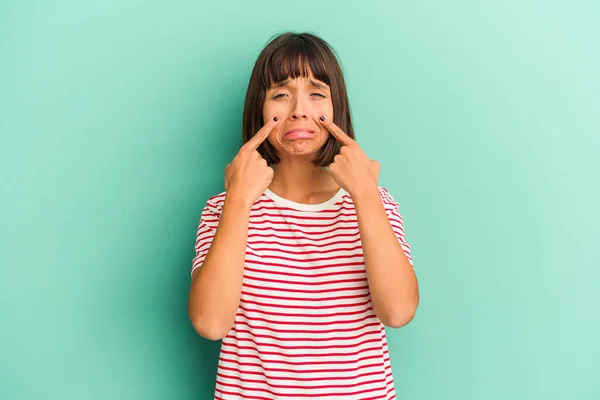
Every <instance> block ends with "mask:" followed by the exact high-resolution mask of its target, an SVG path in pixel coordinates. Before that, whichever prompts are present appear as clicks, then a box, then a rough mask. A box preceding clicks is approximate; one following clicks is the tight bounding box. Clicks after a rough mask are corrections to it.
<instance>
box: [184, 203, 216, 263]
mask: <svg viewBox="0 0 600 400" xmlns="http://www.w3.org/2000/svg"><path fill="white" fill-rule="evenodd" d="M222 211H223V207H222V206H221V205H219V204H218V203H217V202H215V201H214V200H211V199H209V200H208V201H207V202H206V205H205V206H204V209H203V210H202V215H201V216H200V223H199V224H198V230H197V233H196V244H195V246H194V247H195V250H196V255H195V256H194V258H193V260H192V272H191V273H192V274H193V273H194V270H195V269H196V268H199V267H200V266H201V265H202V263H203V262H204V259H205V258H206V254H207V253H208V250H209V249H210V246H211V244H212V241H213V239H214V237H215V233H216V232H217V227H218V226H219V221H220V219H221V212H222Z"/></svg>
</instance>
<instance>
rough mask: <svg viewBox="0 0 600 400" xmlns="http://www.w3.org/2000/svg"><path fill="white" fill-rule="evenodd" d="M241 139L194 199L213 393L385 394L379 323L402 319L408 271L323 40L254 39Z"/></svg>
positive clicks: (196, 306)
mask: <svg viewBox="0 0 600 400" xmlns="http://www.w3.org/2000/svg"><path fill="white" fill-rule="evenodd" d="M243 142H244V144H243V146H242V147H241V149H240V150H239V152H238V153H237V155H236V156H235V158H234V159H233V161H232V162H231V164H229V165H227V167H226V168H225V191H224V192H222V193H220V194H218V195H215V196H213V197H211V198H210V199H209V200H208V201H207V203H206V206H205V207H204V210H203V211H202V216H201V220H200V225H199V227H198V233H197V240H196V246H195V249H196V256H195V257H194V260H193V267H192V284H191V289H190V294H189V304H188V313H189V317H190V319H191V321H192V323H193V326H194V329H195V330H196V331H197V332H198V333H199V334H200V335H202V336H204V337H205V338H208V339H211V340H219V339H222V344H221V355H220V358H219V363H218V371H217V382H216V390H215V398H218V399H300V398H301V399H305V398H311V399H321V398H323V399H344V400H350V399H367V398H368V399H393V398H394V397H395V391H394V381H393V376H392V370H391V365H390V358H389V355H388V347H387V340H386V333H385V326H388V327H395V328H398V327H401V326H403V325H406V324H407V323H408V322H410V321H411V319H412V318H413V316H414V315H415V311H416V309H417V304H418V301H419V292H418V285H417V279H416V276H415V273H414V268H413V265H412V259H411V256H410V246H409V245H408V243H407V242H406V240H405V234H404V229H403V226H402V216H401V214H400V211H399V209H398V203H397V202H396V201H395V200H394V199H393V198H392V196H391V195H390V193H389V192H388V191H387V190H386V189H385V188H383V187H381V186H379V185H378V175H379V164H378V163H377V162H376V161H372V160H369V158H368V157H367V155H366V154H365V153H364V152H363V150H362V149H361V148H360V147H359V145H358V144H357V142H356V141H355V140H354V131H353V128H352V119H351V115H350V107H349V103H348V97H347V94H346V88H345V83H344V77H343V75H342V71H341V69H340V66H339V64H338V61H337V58H336V56H335V53H334V51H333V50H332V49H331V48H330V46H329V45H328V44H327V43H326V42H325V41H323V40H322V39H320V38H319V37H317V36H315V35H312V34H294V33H286V34H282V35H280V36H278V37H276V38H274V39H273V40H271V41H270V42H269V43H268V44H267V46H266V47H265V48H264V49H263V51H262V52H261V54H260V55H259V57H258V60H257V61H256V64H255V66H254V69H253V71H252V75H251V77H250V83H249V85H248V91H247V95H246V102H245V107H244V115H243Z"/></svg>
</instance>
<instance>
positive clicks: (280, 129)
mask: <svg viewBox="0 0 600 400" xmlns="http://www.w3.org/2000/svg"><path fill="white" fill-rule="evenodd" d="M321 115H326V116H327V118H328V119H329V120H330V121H331V120H333V103H332V101H331V90H330V88H329V85H327V84H326V83H324V82H321V81H318V80H316V79H315V78H314V77H313V76H312V74H311V76H310V77H308V78H304V77H298V78H295V79H288V80H287V81H283V82H281V83H280V84H277V85H274V86H272V87H271V88H269V89H268V90H267V93H266V97H265V102H264V104H263V120H264V121H268V120H269V119H270V118H273V117H275V116H277V117H279V119H280V122H279V123H278V124H277V125H276V126H275V129H273V131H272V132H271V134H270V135H269V137H268V138H267V140H268V141H269V143H271V144H272V145H273V147H275V150H276V151H277V155H278V156H279V158H280V159H281V160H282V161H283V160H285V159H286V158H288V156H292V155H309V154H315V153H316V152H317V151H318V150H319V149H320V148H321V147H322V146H323V145H324V144H325V142H327V139H328V138H329V131H327V129H326V128H325V127H324V126H323V125H321V124H320V122H319V117H320V116H321Z"/></svg>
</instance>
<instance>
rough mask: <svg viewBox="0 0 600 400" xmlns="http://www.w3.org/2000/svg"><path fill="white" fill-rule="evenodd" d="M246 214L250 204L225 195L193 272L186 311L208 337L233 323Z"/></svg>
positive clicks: (219, 334) (223, 331)
mask: <svg viewBox="0 0 600 400" xmlns="http://www.w3.org/2000/svg"><path fill="white" fill-rule="evenodd" d="M249 217H250V206H249V205H247V204H245V203H244V202H241V201H237V200H235V199H227V198H226V200H225V204H224V206H223V212H222V214H221V219H220V221H219V225H218V227H217V231H216V233H215V237H214V239H213V242H212V244H211V246H210V249H209V251H208V253H207V255H206V258H205V259H204V262H203V264H202V266H201V267H200V268H198V270H196V271H195V273H194V277H193V279H192V286H191V289H190V296H189V300H188V314H189V317H190V319H191V321H192V323H193V325H194V328H195V329H196V331H197V332H198V333H199V334H200V335H202V336H204V337H206V338H208V339H212V340H217V339H221V338H222V337H223V336H225V335H226V334H227V332H229V330H230V329H231V327H232V326H233V322H234V320H235V315H236V313H237V309H238V307H239V302H240V296H241V290H242V280H243V275H244V260H245V255H246V242H247V239H248V224H249Z"/></svg>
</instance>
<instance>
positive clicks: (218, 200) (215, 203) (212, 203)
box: [204, 191, 225, 214]
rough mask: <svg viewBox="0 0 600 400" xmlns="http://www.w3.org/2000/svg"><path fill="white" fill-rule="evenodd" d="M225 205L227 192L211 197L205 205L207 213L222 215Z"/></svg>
mask: <svg viewBox="0 0 600 400" xmlns="http://www.w3.org/2000/svg"><path fill="white" fill-rule="evenodd" d="M224 204H225V191H223V192H221V193H218V194H215V195H213V196H210V197H209V198H208V200H206V204H205V205H204V210H205V211H211V212H214V213H217V214H221V212H222V211H223V205H224Z"/></svg>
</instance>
